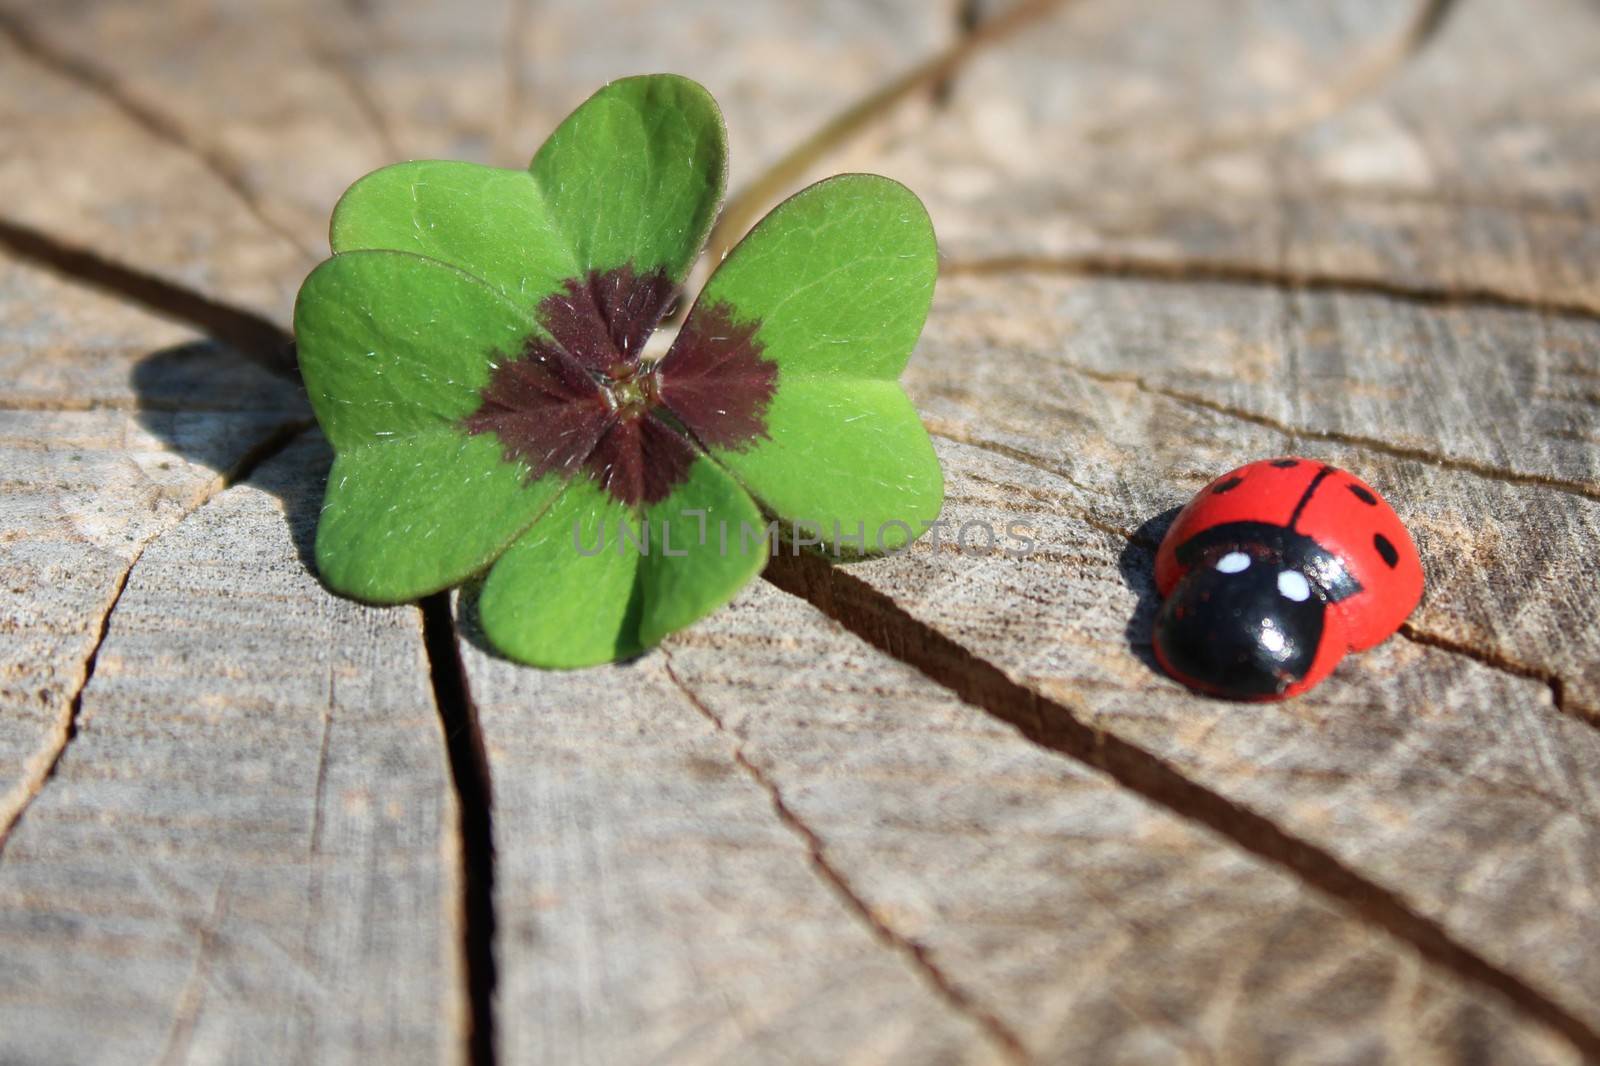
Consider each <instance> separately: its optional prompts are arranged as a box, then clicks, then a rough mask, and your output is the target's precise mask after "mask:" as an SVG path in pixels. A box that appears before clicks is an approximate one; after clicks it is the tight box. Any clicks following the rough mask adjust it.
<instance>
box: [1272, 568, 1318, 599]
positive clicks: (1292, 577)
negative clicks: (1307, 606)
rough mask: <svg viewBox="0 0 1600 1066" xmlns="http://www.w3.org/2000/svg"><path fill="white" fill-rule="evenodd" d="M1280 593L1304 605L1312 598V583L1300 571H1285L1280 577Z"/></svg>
mask: <svg viewBox="0 0 1600 1066" xmlns="http://www.w3.org/2000/svg"><path fill="white" fill-rule="evenodd" d="M1278 592H1280V593H1281V594H1282V595H1283V596H1284V597H1286V598H1288V599H1291V600H1293V601H1294V602H1296V603H1304V602H1305V601H1306V600H1307V599H1309V598H1310V596H1311V582H1309V581H1307V580H1306V575H1304V574H1302V573H1301V572H1300V571H1298V570H1285V571H1284V572H1283V573H1281V574H1279V575H1278Z"/></svg>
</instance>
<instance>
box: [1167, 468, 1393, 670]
mask: <svg viewBox="0 0 1600 1066" xmlns="http://www.w3.org/2000/svg"><path fill="white" fill-rule="evenodd" d="M1156 588H1157V590H1158V591H1159V592H1160V593H1161V595H1162V597H1163V599H1164V602H1163V603H1162V605H1161V611H1160V613H1159V614H1158V615H1157V616H1156V627H1155V652H1156V658H1157V659H1159V660H1160V661H1161V665H1162V667H1163V668H1164V669H1165V670H1166V671H1167V673H1169V674H1171V675H1172V676H1173V677H1175V678H1177V679H1178V680H1179V681H1182V682H1183V683H1184V684H1186V685H1189V686H1190V687H1192V688H1197V689H1200V690H1201V691H1203V692H1209V693H1212V694H1214V695H1219V696H1229V697H1232V698H1234V699H1246V700H1274V699H1284V698H1286V697H1289V696H1294V695H1297V694H1298V693H1301V692H1304V691H1306V690H1307V689H1309V688H1311V687H1312V686H1313V685H1315V684H1316V683H1317V682H1319V681H1321V680H1322V679H1323V678H1324V677H1327V676H1328V674H1329V673H1331V672H1332V670H1333V668H1334V667H1335V666H1336V665H1338V663H1339V660H1340V659H1342V658H1344V656H1345V654H1346V653H1347V652H1350V651H1360V650H1362V649H1364V648H1370V647H1372V646H1373V645H1374V644H1377V643H1379V642H1381V641H1382V640H1384V639H1385V638H1386V637H1388V636H1389V635H1390V634H1391V633H1393V632H1394V631H1395V630H1396V629H1398V628H1400V623H1401V622H1404V621H1405V620H1406V617H1407V616H1408V615H1409V614H1410V613H1411V611H1412V609H1413V608H1415V607H1416V605H1417V603H1418V601H1419V600H1421V599H1422V560H1421V559H1419V558H1418V557H1417V549H1416V546H1415V545H1414V544H1412V542H1411V535H1410V534H1409V533H1407V532H1406V527H1405V526H1404V525H1402V524H1401V523H1400V518H1399V516H1398V515H1396V514H1395V513H1394V509H1393V508H1391V507H1390V506H1389V505H1388V504H1387V503H1385V502H1384V500H1383V498H1382V497H1381V496H1379V495H1378V494H1377V492H1375V491H1373V488H1372V486H1371V485H1368V484H1367V483H1366V482H1364V481H1362V480H1361V479H1360V478H1358V477H1356V476H1355V475H1353V474H1350V473H1347V472H1345V471H1343V470H1340V469H1338V468H1336V467H1332V466H1329V465H1327V464H1326V463H1321V462H1317V461H1316V460H1313V459H1299V458H1283V459H1263V460H1261V461H1260V462H1256V463H1251V464H1249V465H1248V466H1241V467H1240V468H1239V469H1237V470H1230V471H1229V472H1228V473H1226V474H1223V475H1222V476H1221V477H1219V478H1217V479H1216V480H1215V481H1213V482H1212V483H1211V484H1209V485H1207V486H1206V487H1205V488H1203V489H1201V490H1200V492H1199V493H1198V494H1197V495H1196V496H1195V498H1194V499H1192V500H1190V501H1189V504H1188V506H1186V507H1185V508H1184V509H1183V510H1182V511H1181V512H1179V514H1178V517H1177V520H1176V521H1174V522H1173V524H1172V528H1171V529H1169V530H1168V531H1167V535H1166V537H1165V538H1163V540H1162V541H1161V548H1160V550H1159V551H1157V553H1156Z"/></svg>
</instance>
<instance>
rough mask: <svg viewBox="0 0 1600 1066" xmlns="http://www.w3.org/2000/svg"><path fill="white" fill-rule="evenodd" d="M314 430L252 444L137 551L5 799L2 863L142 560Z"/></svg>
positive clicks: (47, 775) (68, 737) (307, 423)
mask: <svg viewBox="0 0 1600 1066" xmlns="http://www.w3.org/2000/svg"><path fill="white" fill-rule="evenodd" d="M311 425H312V422H311V420H310V419H305V418H297V419H294V420H293V421H289V422H284V423H281V424H279V425H277V426H275V427H274V428H273V430H272V431H271V432H270V433H268V434H267V435H266V436H265V437H263V438H262V439H261V440H260V441H258V442H257V443H256V444H254V445H252V446H251V447H250V448H249V449H248V450H246V451H245V453H244V454H243V455H241V456H240V457H239V459H238V461H237V462H235V463H234V465H233V466H232V467H231V468H230V469H229V470H227V471H225V472H223V473H222V474H219V475H218V476H217V477H215V478H213V479H212V480H211V481H209V482H208V483H207V484H206V485H205V486H204V487H203V488H201V490H200V492H199V493H198V494H197V495H196V497H195V498H194V500H193V502H192V503H191V504H190V505H189V506H188V507H187V508H186V509H185V510H184V511H183V513H182V514H180V515H179V516H178V517H177V519H176V520H174V521H173V522H172V523H171V524H170V525H168V526H166V527H164V528H162V529H159V530H157V531H156V532H154V533H152V534H151V535H150V536H148V537H146V538H145V540H144V541H143V542H142V543H140V544H139V545H138V546H137V547H135V548H134V550H133V554H132V556H131V557H130V558H129V559H128V565H127V566H125V567H123V568H122V572H121V573H120V574H118V575H117V579H116V582H115V583H114V584H113V586H112V590H111V596H110V599H109V602H108V603H107V604H106V608H105V610H104V611H102V612H101V614H100V621H99V623H98V624H97V626H96V630H95V639H94V644H93V646H92V647H91V648H90V649H89V654H88V655H87V656H85V658H84V661H83V669H82V671H81V676H80V678H79V680H78V684H77V686H76V687H75V688H74V690H73V693H72V697H71V699H69V700H67V701H66V703H65V704H64V705H63V707H62V713H61V715H60V716H59V717H58V719H57V721H56V725H55V728H54V729H52V730H51V732H50V736H49V738H48V741H47V743H46V745H45V747H43V748H41V749H40V750H39V751H38V752H37V753H35V755H34V756H33V758H31V759H30V760H29V761H28V762H29V765H28V766H26V767H24V769H25V770H27V769H31V770H32V771H33V772H32V773H25V775H24V777H23V779H22V780H21V781H20V782H18V784H17V786H16V787H15V788H13V789H12V790H11V792H10V793H8V794H7V795H6V796H4V797H0V858H4V857H5V849H6V843H7V841H9V840H10V839H11V832H12V830H14V829H15V828H16V827H17V824H18V823H19V822H21V821H22V817H23V815H25V814H27V812H28V808H29V807H31V806H32V805H33V802H34V801H35V800H36V799H38V798H39V795H40V793H42V792H43V791H44V788H45V786H46V785H47V784H48V783H49V781H50V779H51V778H52V777H54V776H55V772H56V768H57V767H58V766H60V765H61V760H62V758H63V757H64V756H65V755H66V753H67V748H68V747H70V746H71V744H72V740H73V738H74V737H75V736H76V735H77V731H78V715H79V714H80V713H81V712H82V710H83V696H84V693H85V692H86V691H87V690H88V688H89V683H90V682H91V681H93V680H94V671H95V666H96V665H97V664H98V663H99V661H100V649H101V648H103V647H104V646H105V642H106V636H107V635H108V634H109V633H110V631H111V618H112V616H113V615H114V614H116V611H117V605H118V604H120V603H121V602H122V594H123V593H124V592H125V591H127V588H128V580H129V578H130V577H132V575H133V568H134V567H136V566H138V565H139V560H140V559H142V558H143V557H144V553H145V551H146V550H147V549H148V548H149V547H150V545H152V544H154V543H155V542H156V541H158V540H160V539H161V537H162V536H164V535H165V534H167V533H169V532H171V531H172V530H174V529H176V528H178V527H179V526H180V525H182V524H183V523H184V522H185V521H187V520H188V519H189V517H190V516H191V515H193V514H194V513H195V512H196V511H198V510H200V508H202V507H204V506H205V505H206V504H208V503H210V502H211V501H212V500H214V499H216V498H217V497H218V496H219V495H221V494H222V493H223V492H224V491H226V490H227V489H229V488H232V487H233V486H234V485H237V484H238V483H239V482H241V481H243V480H244V479H246V478H248V477H249V476H250V475H251V474H252V473H254V472H255V470H256V468H257V467H259V466H260V465H261V464H262V463H264V462H266V461H267V460H268V459H270V458H272V457H273V456H275V455H277V454H278V453H280V452H282V451H283V450H284V449H285V448H287V447H289V445H290V444H292V443H294V441H295V439H296V438H297V437H299V436H300V434H302V433H304V432H305V431H306V430H307V429H309V428H310V427H311Z"/></svg>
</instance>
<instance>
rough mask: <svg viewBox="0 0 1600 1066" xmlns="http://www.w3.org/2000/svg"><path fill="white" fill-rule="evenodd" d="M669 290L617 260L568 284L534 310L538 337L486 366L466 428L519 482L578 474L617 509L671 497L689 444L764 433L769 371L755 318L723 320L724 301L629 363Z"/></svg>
mask: <svg viewBox="0 0 1600 1066" xmlns="http://www.w3.org/2000/svg"><path fill="white" fill-rule="evenodd" d="M672 293H673V286H672V283H671V281H670V279H668V278H667V277H666V275H665V274H663V273H662V272H660V271H651V272H649V273H646V274H637V273H635V272H634V270H633V268H632V267H627V266H624V267H620V268H618V269H616V270H611V271H607V272H605V273H603V274H602V273H599V272H594V273H591V274H590V275H589V276H588V277H587V278H584V279H569V280H568V281H567V282H566V283H564V284H563V286H562V289H561V291H560V292H558V293H555V294H554V295H551V296H548V297H546V298H545V299H544V301H543V302H541V303H540V305H539V322H540V324H541V325H543V326H544V327H545V329H546V330H548V331H549V334H550V336H548V337H546V336H544V335H542V334H540V335H534V336H530V337H528V339H527V340H526V341H525V342H524V343H523V346H522V350H521V352H520V353H518V354H517V356H516V357H515V358H511V359H503V360H501V361H500V362H499V363H498V364H497V365H496V366H495V368H494V370H493V371H492V372H491V374H490V376H489V384H488V385H486V386H485V387H484V389H483V391H482V393H481V394H480V395H481V398H482V403H481V404H480V405H479V406H478V409H477V410H475V411H473V412H472V414H470V415H468V416H467V417H466V419H465V420H464V422H463V425H464V427H465V428H466V430H467V432H468V433H493V434H495V435H496V436H497V437H498V438H499V440H500V445H501V449H502V452H503V454H504V455H505V458H506V461H507V462H521V463H524V464H526V465H527V467H528V480H529V481H530V482H532V481H535V480H537V479H539V478H541V477H543V476H545V475H546V474H550V473H559V474H564V475H566V476H569V477H570V476H572V475H574V474H576V473H577V472H578V471H579V470H580V469H581V470H583V471H585V472H586V473H588V475H589V476H590V477H592V478H593V479H594V480H595V482H596V483H597V484H599V485H600V487H601V488H603V489H604V490H605V491H606V492H607V493H609V494H610V495H611V497H612V498H613V499H615V500H617V501H618V502H619V503H623V504H627V505H628V506H638V505H639V504H652V503H658V502H660V501H661V500H664V499H666V498H667V497H668V496H669V495H671V494H672V491H673V490H674V489H675V488H677V487H678V486H679V485H681V484H683V483H684V482H685V481H686V480H688V477H689V470H690V468H691V467H692V466H693V465H694V461H695V459H696V458H697V457H698V456H699V455H700V454H701V451H700V447H701V445H714V446H717V447H725V448H737V447H740V446H743V445H745V444H747V443H749V442H751V441H754V440H756V439H758V438H760V437H763V436H765V434H766V417H765V416H766V410H767V405H768V404H769V403H770V402H771V401H772V397H773V394H774V393H775V392H776V391H777V387H778V368H777V366H776V365H775V364H773V363H769V362H767V361H766V360H764V359H762V358H761V345H760V344H758V343H757V342H756V340H755V333H756V327H757V323H747V324H743V325H735V324H734V323H733V320H732V318H731V315H730V313H729V308H728V307H727V306H726V305H718V306H716V307H711V308H709V309H706V310H705V311H703V312H702V311H699V310H697V311H696V312H695V313H694V314H691V315H690V316H689V321H688V322H686V323H685V324H684V327H683V330H682V331H681V332H680V333H679V335H678V339H677V341H676V342H675V343H674V344H673V346H672V350H671V351H670V352H669V353H668V354H667V357H666V358H665V359H663V360H662V361H661V362H660V363H659V364H657V365H654V366H648V365H644V364H642V363H641V362H640V360H639V351H640V349H641V348H643V346H644V342H645V340H646V339H648V338H649V336H650V332H651V331H652V330H653V329H654V328H655V326H656V323H657V322H659V321H660V319H661V315H662V312H663V311H664V310H665V308H666V305H667V303H668V302H670V299H671V297H672ZM690 435H692V436H693V438H694V439H693V440H691V439H690ZM696 441H698V442H699V443H698V444H697V443H696Z"/></svg>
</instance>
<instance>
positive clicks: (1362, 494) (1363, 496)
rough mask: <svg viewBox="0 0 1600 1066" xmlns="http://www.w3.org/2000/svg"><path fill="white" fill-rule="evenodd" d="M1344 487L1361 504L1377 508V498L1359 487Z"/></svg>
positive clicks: (1386, 553)
mask: <svg viewBox="0 0 1600 1066" xmlns="http://www.w3.org/2000/svg"><path fill="white" fill-rule="evenodd" d="M1345 487H1346V488H1348V489H1349V490H1350V491H1351V493H1353V494H1354V495H1355V498H1356V499H1358V500H1360V501H1361V502H1362V503H1364V504H1366V505H1367V506H1368V507H1376V506H1378V498H1377V497H1376V496H1374V495H1373V494H1372V493H1370V492H1368V491H1367V490H1366V489H1364V488H1362V487H1361V486H1360V485H1347V486H1345ZM1384 543H1385V544H1388V543H1389V542H1388V541H1384ZM1378 550H1379V551H1380V552H1382V551H1383V549H1382V548H1379V549H1378ZM1393 550H1394V549H1393V548H1390V549H1389V551H1393ZM1384 555H1385V556H1387V555H1388V552H1384ZM1389 565H1390V566H1393V565H1394V564H1393V563H1390V564H1389Z"/></svg>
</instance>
